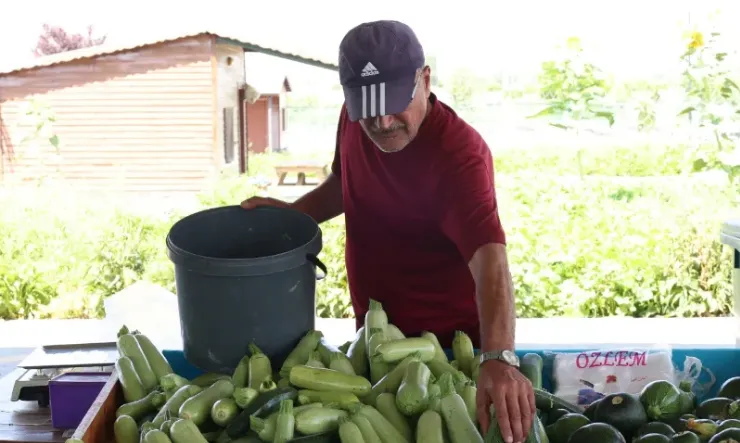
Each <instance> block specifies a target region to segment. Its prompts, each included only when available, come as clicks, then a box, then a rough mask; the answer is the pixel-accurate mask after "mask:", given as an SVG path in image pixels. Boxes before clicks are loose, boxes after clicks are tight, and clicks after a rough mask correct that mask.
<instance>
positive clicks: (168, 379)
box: [159, 373, 190, 394]
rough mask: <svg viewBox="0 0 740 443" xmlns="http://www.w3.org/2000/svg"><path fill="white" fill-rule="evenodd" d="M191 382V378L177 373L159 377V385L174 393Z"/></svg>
mask: <svg viewBox="0 0 740 443" xmlns="http://www.w3.org/2000/svg"><path fill="white" fill-rule="evenodd" d="M189 384H190V380H188V379H187V378H185V377H182V376H180V375H177V374H175V373H172V374H166V375H163V376H162V377H159V386H160V387H161V388H162V390H163V391H164V392H166V393H171V394H174V393H175V392H177V390H178V389H180V388H181V387H183V386H185V385H189Z"/></svg>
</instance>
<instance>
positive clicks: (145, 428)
mask: <svg viewBox="0 0 740 443" xmlns="http://www.w3.org/2000/svg"><path fill="white" fill-rule="evenodd" d="M140 428H141V429H140V431H139V443H144V439H145V438H146V434H148V433H149V432H150V431H154V430H157V427H156V426H154V423H152V422H150V421H144V422H143V423H142V424H141V426H140Z"/></svg>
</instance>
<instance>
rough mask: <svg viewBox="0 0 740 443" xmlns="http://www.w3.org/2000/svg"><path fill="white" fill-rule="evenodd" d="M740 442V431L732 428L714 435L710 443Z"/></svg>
mask: <svg viewBox="0 0 740 443" xmlns="http://www.w3.org/2000/svg"><path fill="white" fill-rule="evenodd" d="M737 442H740V429H735V428H730V429H725V430H724V431H722V432H718V433H716V434H714V437H712V438H710V439H709V443H737Z"/></svg>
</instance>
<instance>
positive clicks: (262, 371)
mask: <svg viewBox="0 0 740 443" xmlns="http://www.w3.org/2000/svg"><path fill="white" fill-rule="evenodd" d="M249 352H251V353H252V356H251V357H249V370H248V372H249V384H248V386H249V387H250V388H252V389H258V388H259V386H260V385H261V384H262V382H263V381H265V379H266V378H267V377H270V379H272V365H271V364H270V359H269V358H268V357H267V356H266V355H265V354H264V353H263V352H262V350H261V349H260V348H258V347H257V345H256V344H254V343H250V344H249Z"/></svg>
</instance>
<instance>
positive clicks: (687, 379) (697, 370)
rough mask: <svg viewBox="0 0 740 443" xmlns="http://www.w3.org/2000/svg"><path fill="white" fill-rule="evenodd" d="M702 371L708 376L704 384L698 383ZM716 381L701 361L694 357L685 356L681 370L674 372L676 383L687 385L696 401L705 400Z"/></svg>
mask: <svg viewBox="0 0 740 443" xmlns="http://www.w3.org/2000/svg"><path fill="white" fill-rule="evenodd" d="M702 370H703V371H704V372H706V373H707V374H708V375H709V381H708V382H706V383H701V382H700V381H699V378H700V377H701V372H702ZM716 381H717V378H716V377H715V376H714V374H713V373H712V371H710V370H709V368H706V367H704V366H703V365H702V362H701V360H699V359H698V358H696V357H690V356H686V358H685V359H684V362H683V369H682V370H680V371H676V383H679V384H680V383H684V384H685V383H688V384H689V386H690V387H691V391H692V392H693V393H694V395H696V397H697V398H698V399H702V398H705V397H706V396H707V395H708V394H709V391H710V390H711V389H712V387H713V386H714V383H715V382H716Z"/></svg>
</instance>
